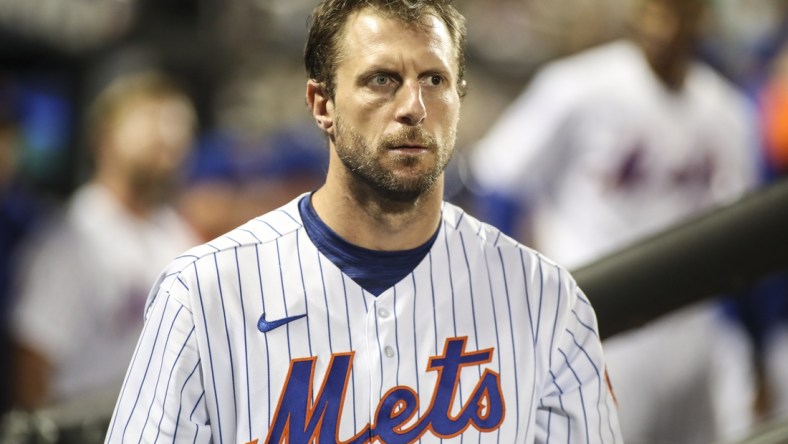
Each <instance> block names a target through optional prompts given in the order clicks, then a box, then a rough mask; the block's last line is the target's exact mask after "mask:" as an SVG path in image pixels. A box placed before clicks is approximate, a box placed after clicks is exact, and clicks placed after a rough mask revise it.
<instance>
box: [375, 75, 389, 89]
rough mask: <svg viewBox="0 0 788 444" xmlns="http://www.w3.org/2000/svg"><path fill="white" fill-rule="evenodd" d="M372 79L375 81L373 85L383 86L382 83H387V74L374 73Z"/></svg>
mask: <svg viewBox="0 0 788 444" xmlns="http://www.w3.org/2000/svg"><path fill="white" fill-rule="evenodd" d="M372 80H373V82H374V83H375V85H378V86H384V85H387V84H388V83H389V78H388V76H385V75H383V74H378V75H376V76H375V77H374V78H373V79H372Z"/></svg>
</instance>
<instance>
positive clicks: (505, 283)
mask: <svg viewBox="0 0 788 444" xmlns="http://www.w3.org/2000/svg"><path fill="white" fill-rule="evenodd" d="M498 258H499V259H500V260H501V272H502V273H503V288H504V293H506V307H507V312H508V313H509V335H511V339H512V362H513V363H514V374H516V375H519V374H520V373H519V372H518V371H517V349H516V348H515V346H514V344H515V343H516V340H515V337H514V326H513V324H514V320H513V319H512V303H511V299H510V295H509V284H508V282H509V279H508V278H507V277H506V265H505V264H504V261H503V253H502V252H501V250H498ZM518 381H519V378H514V394H515V405H516V406H517V408H516V409H515V412H516V414H517V417H518V418H519V417H520V384H519V382H518ZM518 436H520V421H517V427H516V431H515V434H514V437H515V441H517V437H518Z"/></svg>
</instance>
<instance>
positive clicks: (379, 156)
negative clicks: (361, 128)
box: [334, 119, 455, 203]
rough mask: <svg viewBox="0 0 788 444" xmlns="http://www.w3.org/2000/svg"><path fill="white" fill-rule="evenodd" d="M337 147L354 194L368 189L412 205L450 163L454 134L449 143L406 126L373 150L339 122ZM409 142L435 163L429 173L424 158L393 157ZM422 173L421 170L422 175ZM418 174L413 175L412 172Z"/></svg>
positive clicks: (335, 143) (423, 131) (389, 198)
mask: <svg viewBox="0 0 788 444" xmlns="http://www.w3.org/2000/svg"><path fill="white" fill-rule="evenodd" d="M335 123H336V136H335V137H334V145H335V147H336V152H337V156H338V157H339V158H340V160H341V161H342V163H343V165H344V166H345V169H346V170H347V171H348V172H349V173H350V175H351V177H352V179H353V182H352V183H351V184H350V185H351V187H353V188H355V189H354V191H356V192H358V191H362V190H366V191H367V192H372V193H374V194H375V195H376V196H378V197H380V198H382V199H383V200H388V201H391V202H393V203H412V202H415V201H416V200H418V199H419V198H420V197H421V196H423V195H424V194H426V193H427V192H429V191H430V190H432V188H433V187H434V186H435V183H436V182H437V181H438V179H439V178H440V177H441V174H443V170H444V169H445V168H446V165H447V164H448V163H449V160H451V156H452V152H453V145H454V141H455V131H454V130H453V131H452V132H451V133H450V137H448V138H447V139H448V140H446V141H443V142H441V141H438V140H436V138H435V137H433V136H431V135H429V134H428V133H427V132H426V131H425V130H424V129H423V128H421V127H415V126H414V127H406V128H403V129H402V130H401V131H399V132H397V133H395V134H391V135H388V136H385V137H384V138H383V139H382V140H381V141H380V142H379V143H378V144H377V146H375V147H371V146H370V145H369V144H367V142H366V141H364V139H363V138H362V137H361V136H360V135H359V134H358V133H357V132H356V131H354V130H353V129H352V128H349V127H346V126H345V125H343V124H342V122H341V121H340V120H339V119H337V121H336V122H335ZM407 142H411V143H417V144H419V145H420V146H423V147H425V148H427V150H429V151H430V152H431V153H433V155H434V156H435V161H434V163H433V164H432V165H431V166H428V167H427V168H426V170H425V169H424V167H421V166H420V164H421V163H423V162H425V159H424V158H423V156H422V155H407V154H402V155H392V153H389V152H388V151H389V150H390V149H391V148H394V147H397V146H401V145H403V144H405V143H407ZM419 170H422V171H420V172H419ZM414 171H415V172H417V173H418V174H412V173H413V172H414Z"/></svg>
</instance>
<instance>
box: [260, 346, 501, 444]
mask: <svg viewBox="0 0 788 444" xmlns="http://www.w3.org/2000/svg"><path fill="white" fill-rule="evenodd" d="M466 342H467V337H461V338H450V339H447V340H446V342H445V344H444V349H443V354H441V355H438V356H432V357H431V358H430V359H429V363H428V364H427V371H431V372H437V373H438V377H437V380H436V382H435V387H434V388H433V390H432V399H431V400H430V404H429V408H428V409H427V410H426V411H425V412H423V413H422V415H421V416H420V417H418V419H416V415H417V413H418V411H419V405H420V402H422V401H423V400H422V399H420V398H419V393H416V391H415V390H414V389H412V388H410V387H405V386H398V387H394V388H392V389H390V390H389V391H388V392H386V394H385V395H383V398H382V399H381V400H380V402H379V403H378V406H377V410H376V412H375V415H374V416H373V418H374V422H372V423H368V424H366V425H365V426H364V427H363V428H362V429H361V430H359V431H357V433H356V434H355V435H354V436H352V437H349V438H344V439H342V438H341V437H340V436H339V424H340V422H341V416H342V406H343V404H344V401H345V395H346V394H347V389H348V381H349V379H350V374H351V371H352V366H353V357H354V353H353V352H350V353H335V354H333V355H331V361H330V362H329V366H328V370H327V372H326V375H325V377H324V379H323V382H322V385H321V387H320V390H319V391H318V392H317V396H316V397H315V399H314V401H313V400H312V397H311V393H313V391H312V387H313V385H314V383H315V380H314V370H315V363H316V361H317V358H316V357H310V358H303V359H294V360H292V361H291V362H290V370H289V373H288V375H287V379H286V380H285V383H284V387H283V388H282V392H281V394H280V398H279V405H278V406H277V409H276V412H275V414H274V417H273V418H274V419H273V421H272V422H271V424H270V427H269V432H268V436H267V437H266V439H265V442H267V443H282V442H288V443H307V442H319V443H328V442H331V443H343V444H362V443H368V442H375V441H380V442H388V443H395V442H396V443H410V442H414V441H417V440H418V439H419V438H420V437H421V436H423V435H424V434H428V433H429V434H432V435H434V436H437V437H441V438H451V437H454V436H458V435H460V434H462V433H463V432H464V431H465V430H467V429H468V428H469V427H473V428H475V429H477V430H479V431H480V432H492V431H495V430H497V429H498V428H499V427H500V426H501V423H502V422H503V419H504V416H505V403H504V397H503V392H502V390H501V381H500V376H499V374H498V373H496V372H494V371H492V370H490V369H488V368H485V369H484V370H483V371H482V375H481V377H480V379H479V381H478V382H477V383H476V386H475V387H474V389H473V391H472V392H471V394H470V396H468V397H467V398H466V399H465V402H464V403H463V404H462V406H460V407H461V408H460V411H459V413H458V414H456V415H453V414H452V407H453V406H454V401H455V399H458V391H459V381H460V373H461V372H462V370H463V369H464V368H466V367H477V366H482V365H484V364H488V363H489V362H490V361H491V360H492V357H493V352H494V349H492V348H490V349H485V350H479V351H471V352H467V351H466V350H465V346H466ZM252 442H254V441H252Z"/></svg>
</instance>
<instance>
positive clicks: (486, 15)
mask: <svg viewBox="0 0 788 444" xmlns="http://www.w3.org/2000/svg"><path fill="white" fill-rule="evenodd" d="M314 3H315V1H314V0H238V1H222V0H0V113H4V114H5V115H6V116H9V117H10V119H11V120H13V121H14V122H16V124H17V125H18V127H17V128H16V137H17V139H16V140H17V144H18V145H19V147H20V148H21V149H20V151H19V152H18V153H17V156H18V159H17V162H16V164H15V165H16V172H15V175H16V176H17V180H20V181H21V182H23V183H24V184H25V185H26V186H27V187H29V189H31V190H33V191H34V192H35V193H36V194H37V195H38V196H39V197H41V198H43V199H45V200H48V201H51V202H54V203H58V202H62V201H63V200H64V199H65V198H66V197H67V196H68V195H69V194H70V192H71V191H72V190H73V189H74V188H75V187H76V186H78V185H79V184H80V183H81V182H82V181H83V180H84V179H85V177H86V175H87V171H88V169H89V165H90V161H89V158H90V155H89V153H88V152H87V149H86V147H85V146H86V143H85V134H84V128H85V122H84V120H83V116H84V113H85V110H86V107H87V105H88V104H89V103H90V100H91V99H92V98H93V96H94V95H95V93H96V92H97V91H98V90H99V89H100V88H102V87H103V86H104V85H105V83H106V82H107V81H108V79H110V78H111V77H113V76H114V75H116V74H118V73H121V72H123V71H124V70H129V69H134V68H135V67H136V66H139V65H144V64H147V63H150V62H154V63H156V64H157V65H159V66H163V67H164V68H165V69H166V70H167V71H169V72H171V73H173V74H174V75H176V76H177V77H178V78H179V79H180V80H182V81H183V82H184V84H185V86H186V88H187V90H188V91H189V93H190V94H191V96H192V98H193V99H194V101H195V103H196V107H197V112H198V116H199V123H200V125H199V131H198V140H197V145H198V146H197V149H196V150H195V153H196V157H195V159H194V160H193V161H192V162H191V163H190V165H191V167H190V174H191V175H192V176H199V175H212V174H215V175H229V176H238V175H239V174H241V173H239V172H238V170H237V168H235V167H233V166H226V165H225V164H226V163H227V162H228V160H227V159H228V158H231V159H234V161H235V163H236V164H243V163H244V162H245V159H254V160H255V162H256V163H255V164H256V165H258V168H253V169H252V171H251V172H248V173H249V174H252V175H254V174H259V175H266V174H268V175H270V176H271V177H275V176H277V167H267V166H266V165H265V162H266V161H267V160H266V159H270V157H272V156H275V154H271V153H276V152H277V151H278V150H277V148H278V149H279V150H283V149H290V148H292V147H294V146H298V147H301V148H303V146H304V145H310V146H311V147H313V148H315V149H316V150H317V157H320V155H321V154H320V153H321V152H322V151H321V150H323V149H324V147H323V142H322V140H321V139H320V136H319V135H317V134H316V132H315V131H316V130H315V129H313V128H312V127H313V125H311V118H310V115H309V113H308V112H307V110H306V109H305V106H304V100H303V94H304V82H305V74H304V71H303V64H302V60H301V51H302V48H303V43H304V37H305V36H304V34H305V30H306V17H307V15H308V13H309V11H311V8H312V7H313V6H314ZM457 3H458V6H459V8H460V10H461V11H463V12H464V14H465V15H466V17H467V18H468V25H469V48H468V49H469V60H468V63H469V69H468V84H469V87H470V89H469V94H468V96H467V97H466V99H465V103H464V105H463V117H462V121H461V125H460V131H459V140H458V147H457V148H458V152H457V155H455V159H454V160H453V162H452V165H451V167H450V170H449V172H448V175H447V178H448V179H449V180H448V181H447V198H448V199H449V200H453V201H455V202H459V203H461V204H470V202H471V201H472V200H471V199H469V198H468V196H469V195H470V192H471V191H472V190H471V189H470V188H471V185H470V183H469V182H468V180H467V166H466V165H465V164H464V163H465V162H466V160H465V159H467V153H468V151H469V150H470V147H472V146H473V145H474V143H475V142H476V141H477V140H478V139H479V138H480V137H481V136H482V135H483V134H484V133H485V132H486V131H487V130H488V129H489V127H490V125H491V124H492V123H493V122H494V121H495V120H496V118H497V117H498V116H499V114H500V112H501V111H502V110H503V109H504V108H505V107H506V106H507V105H508V104H509V103H510V101H511V100H512V98H513V97H516V96H517V95H518V94H519V93H520V92H521V91H522V89H523V87H524V85H526V84H527V83H528V80H529V79H530V78H531V76H532V75H533V73H534V72H535V70H536V69H538V68H539V67H540V66H542V65H543V64H544V63H545V62H547V61H549V60H552V59H554V58H557V57H560V56H563V55H567V54H570V53H574V52H577V51H579V50H581V49H584V48H586V47H589V46H592V45H595V44H597V43H600V42H604V41H607V40H611V39H614V38H616V37H619V36H621V35H622V34H623V33H624V30H625V19H626V17H627V14H628V13H629V11H630V8H631V7H632V3H634V1H633V0H562V1H556V0H484V1H482V0H460V1H458V2H457ZM711 3H712V4H713V13H712V14H711V15H710V16H709V21H708V23H707V25H706V30H705V38H704V43H703V45H702V47H701V48H700V51H701V53H702V54H703V58H705V59H706V60H707V61H708V62H710V63H711V64H712V65H713V66H715V67H716V68H717V69H719V70H720V71H721V72H722V73H723V74H724V75H725V76H727V77H728V78H729V79H731V80H732V81H733V82H734V83H736V84H738V85H740V86H741V87H742V88H744V89H746V88H747V87H748V85H749V84H750V83H751V82H754V81H756V79H754V78H753V76H755V75H756V74H755V73H756V72H758V70H759V68H760V66H761V65H762V63H764V60H763V58H764V57H765V56H764V54H763V51H762V48H763V47H764V45H766V44H767V43H768V42H769V41H770V40H771V39H772V38H773V37H774V36H775V35H779V34H780V33H785V31H784V30H785V27H786V11H788V2H786V1H784V0H711ZM294 135H295V136H294ZM302 136H303V137H302ZM294 137H295V138H296V139H298V140H297V141H294V140H293V138H294ZM230 141H232V142H230ZM293 152H297V153H300V152H301V151H298V150H295V151H293ZM0 154H2V153H0ZM269 154H270V156H269ZM277 162H278V163H277V165H278V166H281V165H282V160H281V159H278V160H277ZM285 163H286V161H285ZM318 163H319V162H318ZM2 166H3V157H2V156H0V167H2ZM311 168H312V169H311V171H312V172H315V173H316V174H319V171H320V169H321V166H316V167H315V166H314V165H313V166H311ZM2 173H3V169H2V168H0V177H2ZM241 175H243V174H241ZM234 179H238V177H234ZM257 179H264V178H261V177H257ZM267 190H268V191H267V192H268V193H271V192H272V191H271V190H276V188H267ZM258 191H259V190H258ZM252 192H254V190H252ZM283 193H285V192H283ZM291 197H292V196H291V195H290V194H287V195H277V196H273V197H272V198H271V199H270V200H271V201H279V202H283V201H286V200H289V199H290V198H291ZM264 200H265V199H257V200H255V199H252V200H248V201H246V205H247V207H246V208H245V212H246V213H245V214H244V215H238V216H237V217H236V218H235V219H232V220H228V221H226V225H227V227H228V228H229V226H232V225H234V224H235V222H236V221H238V220H239V219H241V218H243V217H244V216H246V215H250V216H251V215H254V214H257V213H259V212H261V211H262V210H263V209H264V208H266V207H267V206H269V205H273V204H274V203H275V202H268V201H264ZM255 205H258V207H255ZM216 223H218V224H219V225H220V226H218V227H213V229H212V230H208V231H209V232H211V233H213V232H214V231H217V233H215V234H218V232H221V231H222V224H221V222H215V221H214V224H216ZM208 235H209V234H206V236H208ZM2 302H3V303H4V304H5V303H7V301H2ZM0 362H2V363H3V364H2V365H3V367H4V368H3V369H2V372H6V371H7V368H5V367H6V362H7V360H6V359H5V356H2V357H0ZM6 380H7V379H6ZM85 401H86V404H84V405H82V406H80V407H78V408H71V409H66V410H65V412H67V414H66V415H63V412H64V411H63V410H60V411H59V413H57V414H56V415H55V416H54V418H55V419H56V420H58V421H62V422H63V423H66V424H70V425H74V424H84V418H82V417H80V416H79V415H76V416H74V415H73V413H75V410H89V409H90V407H86V406H89V405H90V404H89V401H90V400H85ZM103 402H104V401H103V400H100V401H97V404H96V405H98V407H97V410H98V411H99V412H100V411H101V409H102V408H105V404H103ZM3 407H4V408H7V405H3ZM108 413H109V412H107V414H108ZM14 415H17V416H14ZM19 415H22V414H20V413H18V412H15V413H12V414H11V415H9V416H7V417H6V420H5V421H4V424H5V426H6V430H5V436H6V439H8V440H9V441H3V442H21V441H15V440H14V439H15V438H13V437H14V436H22V435H23V434H25V433H26V432H25V430H28V429H30V428H34V429H36V430H37V432H36V433H34V435H36V436H38V438H36V439H38V441H36V442H56V441H58V438H57V437H56V436H57V435H58V432H57V430H56V429H57V425H56V424H55V423H53V422H52V418H53V416H47V415H39V416H36V417H33V419H32V420H31V419H30V417H27V416H24V415H23V416H19ZM20 418H21V419H20ZM105 419H108V418H104V417H99V419H97V420H96V422H95V424H94V423H90V422H88V423H87V426H86V427H87V428H88V429H89V428H91V427H92V428H93V429H94V430H98V431H99V435H100V434H101V433H103V430H102V427H103V426H104V424H102V421H103V420H105ZM14 424H16V426H14ZM11 427H19V428H20V429H19V430H18V432H19V434H18V435H14V434H13V433H11V432H10V431H9V430H10V428H11ZM83 428H84V427H83ZM0 435H2V434H0ZM59 439H60V441H61V442H67V441H64V440H67V439H68V436H67V435H64V434H63V433H62V432H61V433H60V438H59ZM93 439H94V440H95V441H96V442H99V441H100V440H101V436H98V435H97V436H94V437H93ZM88 441H90V437H86V436H84V435H82V436H80V437H79V438H75V439H74V440H73V441H72V442H88Z"/></svg>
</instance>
